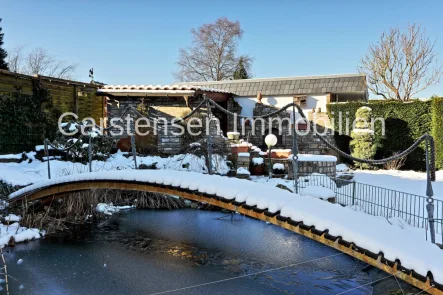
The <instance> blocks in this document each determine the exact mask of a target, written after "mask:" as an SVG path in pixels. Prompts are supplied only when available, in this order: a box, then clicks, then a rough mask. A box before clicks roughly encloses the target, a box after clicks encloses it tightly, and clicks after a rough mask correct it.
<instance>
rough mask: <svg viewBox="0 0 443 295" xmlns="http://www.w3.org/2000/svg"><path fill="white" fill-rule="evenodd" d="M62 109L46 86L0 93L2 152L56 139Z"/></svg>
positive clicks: (9, 151)
mask: <svg viewBox="0 0 443 295" xmlns="http://www.w3.org/2000/svg"><path fill="white" fill-rule="evenodd" d="M60 114H61V113H60V111H59V110H58V109H57V108H56V107H54V105H53V103H52V98H51V95H50V93H49V91H47V90H46V89H39V90H34V93H33V94H32V95H27V94H20V93H10V94H1V95H0V122H1V124H0V154H7V153H19V152H24V151H30V150H34V147H35V145H39V144H43V140H44V138H45V137H49V138H50V139H52V138H53V136H54V135H55V131H56V130H57V120H58V118H59V116H60Z"/></svg>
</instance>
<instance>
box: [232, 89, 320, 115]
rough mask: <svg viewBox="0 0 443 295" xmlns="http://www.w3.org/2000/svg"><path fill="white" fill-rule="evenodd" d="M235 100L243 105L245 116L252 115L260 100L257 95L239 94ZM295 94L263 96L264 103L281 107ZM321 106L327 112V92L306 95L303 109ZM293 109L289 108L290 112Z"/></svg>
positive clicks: (292, 98)
mask: <svg viewBox="0 0 443 295" xmlns="http://www.w3.org/2000/svg"><path fill="white" fill-rule="evenodd" d="M234 100H235V101H236V102H237V103H238V104H239V105H240V106H241V107H242V111H241V114H242V115H243V116H252V112H253V110H254V107H255V104H256V103H257V102H258V100H257V97H248V96H237V97H235V98H234ZM293 100H294V96H293V95H291V96H280V95H279V96H263V98H262V103H263V104H265V105H270V106H273V107H276V108H281V107H283V106H285V105H287V104H289V103H292V102H293ZM318 108H321V111H322V112H326V94H313V95H308V96H307V97H306V106H303V107H302V109H303V111H305V112H306V113H307V112H310V111H312V109H316V110H317V109H318ZM290 111H292V110H288V112H290Z"/></svg>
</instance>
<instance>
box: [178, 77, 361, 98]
mask: <svg viewBox="0 0 443 295" xmlns="http://www.w3.org/2000/svg"><path fill="white" fill-rule="evenodd" d="M186 83H189V84H192V85H197V86H205V87H214V88H217V89H221V90H225V91H228V92H231V93H233V94H235V95H238V96H256V95H257V93H258V92H261V93H262V94H263V95H288V94H289V95H293V94H322V93H328V92H330V93H352V92H360V93H366V92H367V87H366V76H365V75H363V74H345V75H327V76H304V77H281V78H257V79H243V80H226V81H211V82H184V83H178V85H184V84H186Z"/></svg>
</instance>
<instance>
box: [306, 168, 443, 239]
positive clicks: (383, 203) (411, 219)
mask: <svg viewBox="0 0 443 295" xmlns="http://www.w3.org/2000/svg"><path fill="white" fill-rule="evenodd" d="M308 186H323V187H326V188H329V189H331V190H332V191H334V192H335V197H336V202H337V203H339V204H341V205H343V206H353V205H355V206H358V207H359V208H361V210H362V211H364V212H365V213H367V214H370V215H374V216H382V217H385V218H393V217H398V218H401V219H403V220H405V221H406V222H407V223H408V224H409V225H411V226H414V227H419V228H425V229H426V230H427V226H428V219H427V217H428V216H427V211H426V204H427V202H426V197H423V196H419V195H414V194H409V193H405V192H400V191H396V190H391V189H387V188H382V187H378V186H374V185H369V184H364V183H359V182H355V181H351V180H345V179H341V178H334V177H328V176H326V175H315V174H314V175H309V176H304V177H300V178H299V181H298V187H299V189H301V190H302V189H303V188H306V187H308ZM434 206H435V207H434V219H435V230H436V232H437V233H441V234H442V240H443V228H442V225H443V222H442V220H443V219H442V218H443V201H442V200H438V199H434Z"/></svg>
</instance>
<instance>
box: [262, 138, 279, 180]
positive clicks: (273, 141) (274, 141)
mask: <svg viewBox="0 0 443 295" xmlns="http://www.w3.org/2000/svg"><path fill="white" fill-rule="evenodd" d="M265 143H266V145H267V146H268V152H269V154H268V157H269V179H271V178H272V167H271V164H272V163H271V156H272V147H273V146H275V145H276V144H277V136H275V135H274V134H272V133H271V134H268V135H266V137H265Z"/></svg>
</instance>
